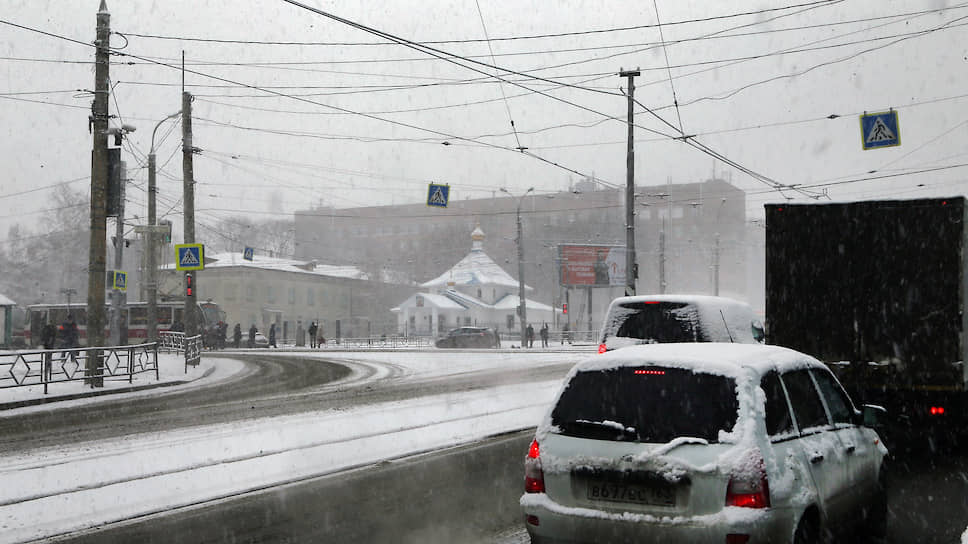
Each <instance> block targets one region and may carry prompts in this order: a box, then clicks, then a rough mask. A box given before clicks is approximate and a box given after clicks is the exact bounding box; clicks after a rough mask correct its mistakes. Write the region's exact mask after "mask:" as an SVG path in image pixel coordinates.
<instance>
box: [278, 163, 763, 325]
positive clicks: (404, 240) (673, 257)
mask: <svg viewBox="0 0 968 544" xmlns="http://www.w3.org/2000/svg"><path fill="white" fill-rule="evenodd" d="M499 194H500V193H498V192H497V191H495V196H494V197H493V198H484V199H472V200H451V202H450V204H449V206H448V207H447V208H444V209H439V208H432V207H428V206H426V205H425V204H408V205H395V206H373V207H362V208H349V209H337V208H329V207H319V208H313V209H309V210H302V211H298V212H296V213H295V232H296V240H295V257H296V258H298V259H307V260H308V259H314V258H315V259H320V260H323V261H326V262H330V263H339V264H347V265H353V266H356V267H358V268H360V269H361V270H363V271H364V272H366V273H367V274H368V275H369V276H370V277H397V278H398V280H397V283H408V284H422V283H425V282H427V281H429V280H431V279H433V278H435V277H437V276H438V275H439V274H440V273H441V271H443V270H447V269H448V268H450V267H451V266H453V265H454V264H455V263H457V262H458V261H460V260H461V259H462V258H463V257H464V256H465V254H466V252H467V239H468V237H469V236H470V235H471V232H472V231H473V230H474V229H475V227H476V226H477V225H480V227H481V228H482V229H483V231H484V232H486V233H487V237H488V241H487V253H488V255H490V256H491V258H492V259H493V260H494V262H496V263H497V264H498V265H499V266H501V267H502V268H503V269H504V270H505V271H507V272H508V273H509V274H510V275H511V276H513V277H515V278H516V277H517V275H518V274H517V246H516V243H515V242H516V236H517V230H516V215H517V213H518V207H519V205H520V214H521V221H522V231H523V236H522V238H523V244H524V248H523V249H524V271H525V279H526V282H527V284H528V285H529V286H531V287H533V288H534V293H532V294H530V295H529V298H532V299H534V300H537V301H541V302H543V303H545V304H548V305H551V306H554V307H557V308H559V309H560V308H561V305H562V303H564V302H566V301H568V302H569V310H570V311H569V316H568V318H567V319H568V320H569V321H570V322H571V323H572V326H571V328H572V330H576V329H587V330H591V329H594V328H597V326H598V322H597V320H598V319H600V317H601V314H602V312H603V310H604V307H605V306H606V305H607V304H608V302H609V301H610V300H611V299H612V298H614V297H615V296H620V295H622V294H623V293H624V289H623V288H622V287H621V286H613V287H609V288H594V289H591V288H587V289H586V288H574V287H569V286H563V285H561V277H560V268H561V264H562V263H561V262H560V261H559V258H558V255H559V253H558V252H559V246H561V245H566V244H588V245H602V246H624V245H625V243H626V228H625V188H624V187H619V188H603V187H602V186H601V185H600V184H598V183H596V182H594V181H583V182H579V183H577V184H575V185H574V186H573V187H571V190H569V191H562V192H557V193H552V194H528V195H527V196H524V197H523V198H520V197H509V196H498V195H499ZM635 209H636V224H635V244H636V256H637V259H636V262H637V263H638V281H637V290H638V293H640V294H644V293H658V292H691V293H713V292H716V291H718V292H719V293H720V294H724V295H727V296H734V297H737V298H741V299H745V298H747V297H746V295H747V292H748V290H749V286H748V283H747V275H748V269H747V266H746V264H745V262H746V260H747V254H748V251H747V249H748V248H747V243H746V225H745V219H746V194H745V193H744V192H743V191H742V190H740V189H738V188H736V187H735V186H733V185H731V184H730V183H728V182H726V181H724V180H721V179H712V180H708V181H705V182H701V183H686V184H667V185H661V186H640V187H637V188H636V206H635ZM576 323H577V326H576V325H575V324H576ZM556 326H559V328H560V324H556Z"/></svg>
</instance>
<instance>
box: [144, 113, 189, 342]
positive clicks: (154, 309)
mask: <svg viewBox="0 0 968 544" xmlns="http://www.w3.org/2000/svg"><path fill="white" fill-rule="evenodd" d="M179 115H181V110H178V111H177V112H175V113H173V114H171V115H169V116H168V117H165V118H164V119H162V120H161V121H158V124H157V125H155V129H154V130H152V131H151V149H150V151H149V152H148V229H147V230H146V231H145V236H146V240H145V241H146V242H147V244H146V245H147V246H148V259H147V261H148V262H147V263H146V265H147V267H148V281H147V284H148V285H147V287H148V297H147V298H148V342H156V341H158V282H157V279H156V276H157V271H156V268H157V266H158V265H157V263H156V262H155V252H156V249H157V248H155V233H154V230H153V229H154V228H155V227H156V226H157V225H158V220H157V219H158V218H157V217H156V215H157V213H156V211H155V208H156V205H155V197H156V193H157V192H158V189H157V188H156V185H155V134H157V132H158V127H160V126H161V124H162V123H164V122H165V121H167V120H169V119H172V118H174V117H177V116H179Z"/></svg>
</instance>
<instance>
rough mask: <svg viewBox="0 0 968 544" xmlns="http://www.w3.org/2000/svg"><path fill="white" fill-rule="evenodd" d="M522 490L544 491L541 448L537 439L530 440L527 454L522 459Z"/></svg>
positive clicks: (529, 491) (530, 491)
mask: <svg viewBox="0 0 968 544" xmlns="http://www.w3.org/2000/svg"><path fill="white" fill-rule="evenodd" d="M524 492H525V493H544V492H545V484H544V471H543V470H542V469H541V448H540V447H539V446H538V441H537V440H533V441H531V447H530V448H528V456H527V457H526V458H525V460H524Z"/></svg>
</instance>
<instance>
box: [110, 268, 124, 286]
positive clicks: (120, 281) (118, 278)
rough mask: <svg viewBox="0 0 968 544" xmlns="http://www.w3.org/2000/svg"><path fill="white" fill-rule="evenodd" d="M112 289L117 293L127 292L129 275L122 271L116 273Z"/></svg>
mask: <svg viewBox="0 0 968 544" xmlns="http://www.w3.org/2000/svg"><path fill="white" fill-rule="evenodd" d="M111 288H112V289H114V290H115V291H127V290H128V273H127V272H122V271H121V270H115V271H114V281H113V282H112V284H111Z"/></svg>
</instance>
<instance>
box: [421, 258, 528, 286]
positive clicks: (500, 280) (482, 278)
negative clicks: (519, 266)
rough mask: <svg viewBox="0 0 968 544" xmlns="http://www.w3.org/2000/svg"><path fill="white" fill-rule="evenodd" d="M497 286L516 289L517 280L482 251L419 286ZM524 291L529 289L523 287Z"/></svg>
mask: <svg viewBox="0 0 968 544" xmlns="http://www.w3.org/2000/svg"><path fill="white" fill-rule="evenodd" d="M451 282H453V285H455V286H456V285H460V286H464V285H482V286H483V285H499V286H502V287H517V286H518V280H516V279H514V278H513V277H511V275H510V274H508V273H507V272H505V271H504V269H503V268H501V267H500V266H499V265H498V264H497V263H496V262H494V260H493V259H491V258H490V257H488V255H487V253H484V251H483V250H479V249H473V250H471V252H470V253H468V254H467V256H465V257H464V258H463V259H461V260H460V262H458V263H457V264H455V265H454V266H452V267H451V268H450V270H448V271H446V272H444V273H443V274H441V275H440V276H437V277H436V278H434V279H432V280H430V281H428V282H425V283H422V284H420V286H421V287H442V286H445V285H450V284H451ZM525 289H531V288H530V287H528V286H525Z"/></svg>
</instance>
